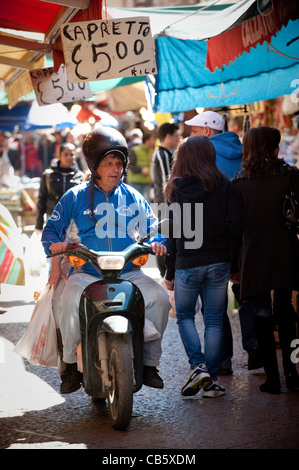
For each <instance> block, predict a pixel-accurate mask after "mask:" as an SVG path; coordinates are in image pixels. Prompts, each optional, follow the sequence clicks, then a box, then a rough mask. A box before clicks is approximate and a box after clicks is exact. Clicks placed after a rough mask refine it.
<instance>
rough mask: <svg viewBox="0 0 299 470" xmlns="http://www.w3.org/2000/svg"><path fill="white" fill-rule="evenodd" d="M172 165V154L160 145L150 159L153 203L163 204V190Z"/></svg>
mask: <svg viewBox="0 0 299 470" xmlns="http://www.w3.org/2000/svg"><path fill="white" fill-rule="evenodd" d="M172 163H173V154H172V153H171V152H169V150H167V149H166V148H165V147H162V146H161V145H160V146H159V148H158V149H157V150H155V152H154V154H153V157H152V173H153V174H152V177H153V182H154V202H156V203H158V204H160V203H161V202H164V194H163V190H164V187H165V185H166V183H167V181H168V178H169V175H170V172H171V169H172Z"/></svg>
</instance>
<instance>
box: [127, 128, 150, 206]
mask: <svg viewBox="0 0 299 470" xmlns="http://www.w3.org/2000/svg"><path fill="white" fill-rule="evenodd" d="M155 142H156V135H155V133H150V132H147V133H144V134H143V142H142V144H139V145H135V146H134V147H132V148H131V149H130V151H129V166H128V175H127V183H128V184H130V185H131V186H133V187H134V188H135V189H137V191H139V192H140V193H141V194H142V195H143V196H144V197H145V199H146V200H147V202H148V203H150V202H151V196H150V190H151V187H152V178H151V174H150V173H151V172H150V168H151V160H152V156H153V153H154V149H155Z"/></svg>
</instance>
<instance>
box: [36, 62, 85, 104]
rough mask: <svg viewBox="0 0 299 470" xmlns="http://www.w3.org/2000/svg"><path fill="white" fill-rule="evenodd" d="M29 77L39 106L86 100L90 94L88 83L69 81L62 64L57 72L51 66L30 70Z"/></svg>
mask: <svg viewBox="0 0 299 470" xmlns="http://www.w3.org/2000/svg"><path fill="white" fill-rule="evenodd" d="M30 77H31V81H32V84H33V87H34V91H35V95H36V99H37V102H38V104H39V106H45V105H48V104H52V103H70V102H71V101H79V100H86V99H87V98H90V97H91V96H92V93H91V90H90V86H89V83H80V82H79V83H69V81H68V79H67V72H66V68H65V66H64V65H63V64H62V65H61V66H60V69H59V71H58V72H54V69H53V68H52V67H48V68H44V69H34V70H31V71H30Z"/></svg>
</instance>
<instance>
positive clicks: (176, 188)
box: [165, 136, 242, 397]
mask: <svg viewBox="0 0 299 470" xmlns="http://www.w3.org/2000/svg"><path fill="white" fill-rule="evenodd" d="M165 199H166V201H167V202H168V203H169V204H172V203H176V205H177V204H178V205H179V207H180V214H179V216H175V217H174V220H175V222H176V224H175V225H178V224H179V226H180V227H182V228H183V230H182V232H183V233H181V234H179V235H180V236H176V238H175V237H169V239H168V240H167V249H168V251H167V256H166V257H165V264H166V274H165V285H166V287H167V289H168V290H173V289H174V296H175V304H176V316H177V324H178V328H179V333H180V336H181V339H182V342H183V345H184V347H185V350H186V353H187V356H188V359H189V364H190V368H191V375H190V376H189V378H188V380H187V382H186V384H185V385H184V386H183V388H182V390H181V393H182V395H183V396H190V395H195V394H196V393H197V392H198V391H199V390H200V389H201V388H203V396H205V397H215V396H219V395H223V394H224V393H225V389H224V387H223V386H222V385H220V384H218V383H217V374H218V370H219V367H220V362H221V350H222V338H223V317H224V315H225V313H226V307H227V288H228V282H229V279H230V244H231V240H232V239H233V238H235V237H238V236H240V233H241V232H242V207H241V202H240V198H239V197H238V195H237V192H236V190H235V188H234V186H233V185H232V183H231V182H230V181H229V180H228V179H227V178H226V177H225V176H224V175H223V174H222V173H221V172H220V171H219V169H218V168H217V166H216V152H215V148H214V146H213V144H212V142H211V140H210V139H208V138H207V137H205V136H192V137H188V138H187V139H185V140H184V141H183V142H181V143H180V144H179V146H178V149H177V152H176V159H175V163H174V166H173V170H172V173H171V176H170V179H169V181H168V183H167V185H166V188H165ZM200 210H201V211H202V216H201V215H200V212H199V211H200ZM169 213H170V216H171V214H172V211H169ZM196 214H197V215H196ZM201 220H202V222H201ZM198 224H199V226H198ZM191 229H192V230H194V234H195V239H194V240H191V242H190V240H188V236H187V235H189V233H190V230H191ZM200 232H201V239H199V240H197V238H198V237H199V233H200ZM196 240H197V241H196ZM200 241H201V243H200ZM199 295H200V296H201V298H202V300H203V303H204V325H205V333H204V337H205V351H204V352H203V351H202V347H201V342H200V338H199V335H198V332H197V329H196V325H195V306H196V302H197V298H198V296H199Z"/></svg>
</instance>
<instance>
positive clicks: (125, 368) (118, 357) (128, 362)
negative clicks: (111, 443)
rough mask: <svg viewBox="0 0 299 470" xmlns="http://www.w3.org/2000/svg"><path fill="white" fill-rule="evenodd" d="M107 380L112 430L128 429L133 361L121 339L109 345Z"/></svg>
mask: <svg viewBox="0 0 299 470" xmlns="http://www.w3.org/2000/svg"><path fill="white" fill-rule="evenodd" d="M109 358H110V359H109V379H110V380H111V389H110V391H109V395H108V404H109V414H110V419H111V421H112V426H113V428H114V429H118V430H124V429H126V428H127V427H128V425H129V424H130V421H131V416H132V407H133V360H132V357H131V354H130V349H129V346H128V344H127V343H126V342H125V340H124V339H123V338H121V337H117V338H115V339H114V340H113V341H112V342H111V344H110V354H109Z"/></svg>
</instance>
